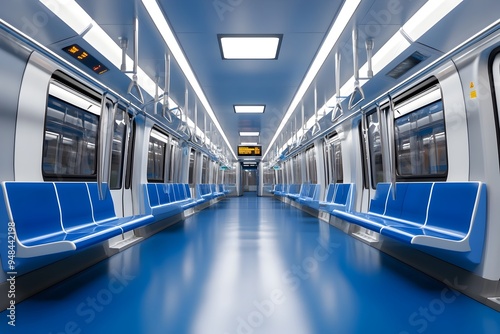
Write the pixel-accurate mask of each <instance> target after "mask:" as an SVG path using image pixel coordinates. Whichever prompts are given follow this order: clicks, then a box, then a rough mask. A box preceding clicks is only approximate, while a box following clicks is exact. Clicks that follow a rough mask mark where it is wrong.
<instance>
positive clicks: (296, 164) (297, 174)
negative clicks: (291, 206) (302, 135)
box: [292, 154, 302, 184]
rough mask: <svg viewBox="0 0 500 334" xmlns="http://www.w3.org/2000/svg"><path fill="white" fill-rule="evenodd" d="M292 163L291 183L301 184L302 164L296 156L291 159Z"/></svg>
mask: <svg viewBox="0 0 500 334" xmlns="http://www.w3.org/2000/svg"><path fill="white" fill-rule="evenodd" d="M292 163H293V183H297V184H300V183H302V164H301V161H300V158H299V155H298V154H297V155H296V156H294V157H293V158H292Z"/></svg>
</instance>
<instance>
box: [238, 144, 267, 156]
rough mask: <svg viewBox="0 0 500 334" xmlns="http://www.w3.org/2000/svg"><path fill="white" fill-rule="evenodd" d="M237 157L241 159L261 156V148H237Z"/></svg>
mask: <svg viewBox="0 0 500 334" xmlns="http://www.w3.org/2000/svg"><path fill="white" fill-rule="evenodd" d="M238 155H239V156H242V157H260V156H262V146H238Z"/></svg>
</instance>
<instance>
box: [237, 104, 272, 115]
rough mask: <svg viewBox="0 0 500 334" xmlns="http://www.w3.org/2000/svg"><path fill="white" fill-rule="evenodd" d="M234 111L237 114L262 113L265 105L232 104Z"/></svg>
mask: <svg viewBox="0 0 500 334" xmlns="http://www.w3.org/2000/svg"><path fill="white" fill-rule="evenodd" d="M233 108H234V112H235V113H237V114H263V113H264V111H265V110H266V106H265V105H236V104H235V105H234V106H233Z"/></svg>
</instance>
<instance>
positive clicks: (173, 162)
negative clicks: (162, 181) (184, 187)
mask: <svg viewBox="0 0 500 334" xmlns="http://www.w3.org/2000/svg"><path fill="white" fill-rule="evenodd" d="M169 150H170V154H168V155H167V156H168V161H167V166H169V171H167V173H166V174H167V175H168V182H169V183H176V182H179V180H180V173H181V170H180V163H181V154H182V149H181V148H180V146H179V141H178V140H176V139H173V138H170V145H169Z"/></svg>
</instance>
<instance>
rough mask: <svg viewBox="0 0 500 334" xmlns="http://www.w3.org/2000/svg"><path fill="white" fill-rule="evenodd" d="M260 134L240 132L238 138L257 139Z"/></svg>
mask: <svg viewBox="0 0 500 334" xmlns="http://www.w3.org/2000/svg"><path fill="white" fill-rule="evenodd" d="M259 135H260V132H258V131H256V132H240V137H258V136H259Z"/></svg>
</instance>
